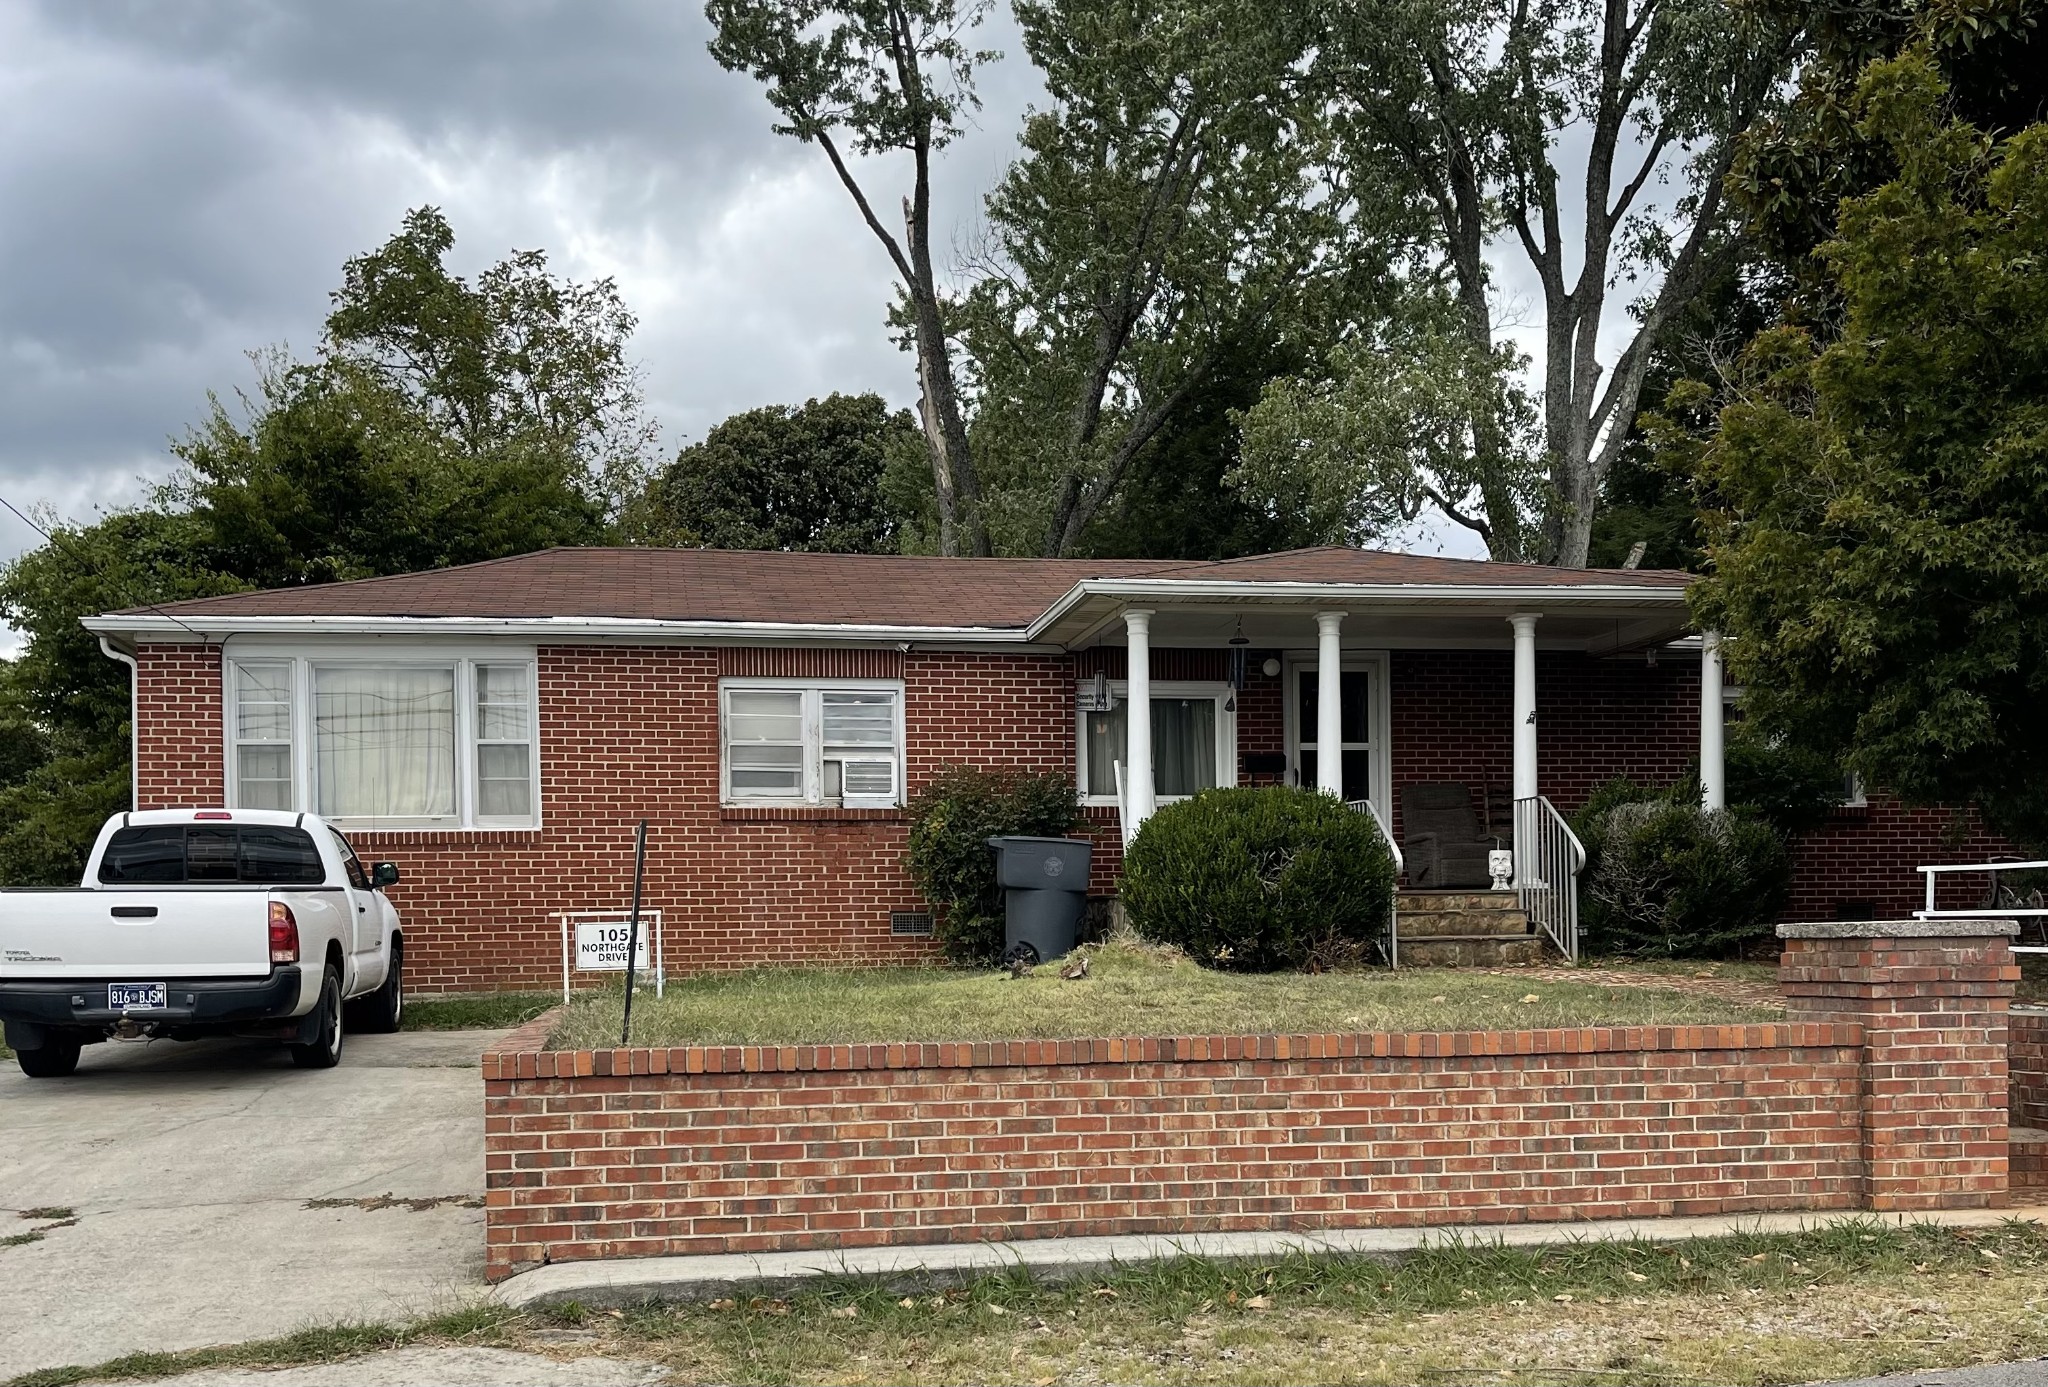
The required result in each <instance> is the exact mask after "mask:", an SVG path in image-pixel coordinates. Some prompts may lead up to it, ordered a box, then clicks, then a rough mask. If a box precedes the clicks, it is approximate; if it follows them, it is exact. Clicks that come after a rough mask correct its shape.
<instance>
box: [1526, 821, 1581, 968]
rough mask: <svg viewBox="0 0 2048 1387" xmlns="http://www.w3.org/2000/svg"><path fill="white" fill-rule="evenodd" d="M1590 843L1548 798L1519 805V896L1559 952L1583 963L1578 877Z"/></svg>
mask: <svg viewBox="0 0 2048 1387" xmlns="http://www.w3.org/2000/svg"><path fill="white" fill-rule="evenodd" d="M1585 866H1586V845H1585V844H1584V843H1582V842H1580V841H1579V835H1578V834H1576V833H1574V832H1572V826H1571V825H1570V824H1568V823H1566V822H1565V819H1564V815H1562V814H1560V813H1558V812H1557V806H1556V805H1554V804H1552V803H1551V802H1550V800H1549V799H1548V798H1547V797H1545V796H1543V795H1531V796H1528V797H1527V798H1524V799H1518V800H1516V801H1515V894H1516V896H1517V897H1518V898H1519V899H1520V901H1521V905H1522V909H1523V910H1524V911H1526V912H1528V915H1529V919H1530V921H1531V922H1532V923H1534V924H1535V925H1537V926H1538V927H1539V928H1541V929H1542V931H1543V932H1544V933H1545V934H1547V935H1549V936H1550V941H1551V942H1552V943H1553V944H1555V945H1557V947H1558V951H1559V952H1561V953H1562V954H1563V955H1564V956H1565V957H1566V958H1568V959H1570V960H1571V961H1572V962H1573V963H1577V962H1578V961H1579V873H1580V872H1581V871H1584V870H1585Z"/></svg>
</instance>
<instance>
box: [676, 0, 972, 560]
mask: <svg viewBox="0 0 2048 1387" xmlns="http://www.w3.org/2000/svg"><path fill="white" fill-rule="evenodd" d="M991 3H992V0H836V3H835V2H834V0H706V3H705V6H704V17H705V19H706V20H708V21H709V22H710V24H711V27H712V31H713V34H712V39H711V42H710V44H709V47H710V50H711V56H712V57H713V58H714V59H716V60H717V62H718V64H719V66H721V67H723V68H725V69H726V70H727V71H729V72H746V73H750V74H752V75H753V77H754V78H755V80H756V81H758V82H760V83H761V84H762V86H763V87H764V88H765V89H766V95H767V98H768V103H769V104H770V105H771V106H773V107H774V108H775V110H776V112H777V114H778V115H779V116H780V117H781V120H780V121H779V122H778V123H777V124H776V126H775V130H776V132H777V133H778V134H783V135H789V136H792V137H793V138H795V139H798V140H801V141H803V142H804V143H805V144H815V145H817V146H818V147H819V148H820V149H822V150H823V151H824V153H825V157H826V158H827V159H828V160H829V161H830V162H831V165H832V171H833V172H834V173H835V174H836V175H837V176H838V178H839V181H840V183H841V185H842V186H844V187H845V189H846V191H847V193H848V195H849V196H850V197H852V199H853V201H854V205H855V206H856V207H857V208H858V209H859V210H860V214H861V218H862V220H863V221H865V222H866V223H867V227H868V230H869V231H870V232H872V233H873V234H874V237H875V239H876V240H877V241H879V242H880V243H881V245H882V248H883V249H884V250H885V251H887V252H888V255H889V260H890V263H891V264H892V265H893V266H894V267H895V269H896V273H897V275H898V276H899V277H900V285H901V288H902V291H903V297H904V300H905V302H904V303H903V304H902V305H901V309H902V311H901V313H900V315H899V317H898V320H897V323H896V326H897V327H899V328H900V329H901V330H902V331H903V333H904V335H905V339H906V340H907V342H908V344H909V345H910V346H911V347H912V348H913V349H914V350H915V352H916V355H917V372H918V386H919V391H920V394H921V395H922V397H923V398H922V407H921V411H920V415H921V420H922V423H923V425H924V434H925V453H926V458H927V461H928V462H929V464H930V468H929V471H930V474H931V477H930V480H931V491H930V493H929V495H930V497H931V501H932V506H931V516H932V522H933V527H934V530H935V531H936V534H935V538H936V541H937V545H938V549H939V552H940V553H942V554H955V553H959V552H962V551H963V550H964V551H965V552H967V553H970V554H977V555H986V554H988V553H989V552H990V547H989V534H988V526H987V524H986V522H985V521H984V519H983V516H982V508H981V482H980V478H979V474H978V471H977V469H976V465H975V459H974V455H973V453H972V451H971V449H970V447H969V444H968V438H967V424H966V420H965V418H964V417H963V415H962V412H961V406H960V392H959V389H958V387H957V386H956V385H955V383H954V364H953V354H952V351H951V349H950V346H949V339H950V338H951V337H952V336H954V335H955V334H956V333H957V329H956V328H955V327H953V326H952V325H951V321H950V319H951V313H950V311H949V310H950V309H951V307H952V305H950V304H948V303H947V302H945V301H944V300H943V299H942V297H941V295H940V293H939V289H938V285H937V280H936V277H935V276H934V274H933V269H932V264H933V261H932V248H931V211H932V189H931V172H932V170H931V161H932V156H933V154H934V153H935V152H937V151H939V150H942V149H944V148H945V147H946V146H947V145H948V144H950V143H951V142H952V141H953V140H954V139H955V138H957V137H958V136H959V134H960V131H961V128H962V124H963V122H964V121H965V120H966V119H967V117H968V115H969V114H970V113H971V112H972V111H973V110H974V108H975V107H976V106H978V105H979V104H980V103H979V101H978V100H977V99H976V97H975V95H974V70H975V69H976V68H977V67H979V66H981V65H982V64H984V63H986V62H989V61H990V60H992V59H993V58H995V57H996V56H997V55H996V54H995V53H992V52H987V51H981V50H976V49H974V48H971V47H969V46H968V44H967V42H966V38H967V35H968V33H969V32H970V31H971V30H973V29H974V28H975V26H977V25H979V24H980V23H981V21H982V18H983V17H984V16H985V15H986V14H987V13H988V10H989V6H990V4H991ZM841 140H845V141H847V142H848V143H849V144H850V145H851V147H852V152H853V153H856V154H863V155H886V154H891V153H897V154H904V155H908V156H909V164H910V178H911V187H910V190H909V192H908V193H907V194H906V195H905V196H904V197H903V199H902V219H901V220H900V221H899V220H897V219H896V215H895V214H894V213H893V212H892V211H890V210H889V208H890V206H891V204H893V203H894V202H895V201H896V200H895V199H894V198H887V199H883V198H871V197H870V196H869V195H868V192H867V190H866V189H865V188H864V187H863V186H862V185H861V182H860V180H859V179H858V178H857V177H856V176H855V173H854V171H853V169H852V168H851V167H850V166H849V164H848V162H847V159H846V155H845V153H843V152H842V151H841V149H840V145H839V142H840V141H841ZM877 162H881V161H877ZM892 162H893V161H892ZM877 206H880V207H881V208H882V209H883V210H882V211H881V213H880V214H879V215H878V214H877V211H876V208H877ZM891 226H894V227H896V228H898V229H899V230H900V231H901V233H902V234H901V237H900V239H899V237H898V234H897V232H896V231H892V230H890V227H891ZM905 513H906V514H917V513H918V512H917V511H916V510H915V509H913V508H906V509H905Z"/></svg>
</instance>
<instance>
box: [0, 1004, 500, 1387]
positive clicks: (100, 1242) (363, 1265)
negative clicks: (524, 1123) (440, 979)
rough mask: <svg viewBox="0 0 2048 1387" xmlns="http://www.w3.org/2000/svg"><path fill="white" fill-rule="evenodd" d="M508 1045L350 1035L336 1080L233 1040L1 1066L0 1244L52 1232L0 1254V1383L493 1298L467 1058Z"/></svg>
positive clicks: (456, 1035)
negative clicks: (63, 1065) (486, 1272)
mask: <svg viewBox="0 0 2048 1387" xmlns="http://www.w3.org/2000/svg"><path fill="white" fill-rule="evenodd" d="M502 1034H504V1032H500V1031H465V1032H450V1033H433V1032H417V1033H408V1034H403V1035H356V1036H350V1037H349V1038H348V1044H347V1048H346V1050H345V1051H344V1054H343V1059H342V1064H341V1067H340V1068H338V1069H331V1070H325V1071H318V1070H301V1069H295V1068H293V1067H292V1063H291V1059H290V1057H289V1056H288V1055H287V1054H286V1053H285V1051H284V1050H283V1049H282V1048H281V1047H279V1046H275V1045H267V1044H254V1043H245V1042H237V1041H199V1042H194V1043H191V1044H178V1043H176V1042H171V1041H159V1042H154V1043H150V1044H146V1045H145V1044H141V1043H131V1044H120V1043H116V1044H108V1045H95V1046H91V1047H88V1048H87V1050H86V1052H85V1055H84V1057H83V1058H82V1059H81V1060H80V1061H79V1067H78V1073H77V1074H76V1075H74V1076H73V1077H71V1078H68V1079H29V1078H25V1077H24V1076H23V1075H22V1074H21V1073H20V1072H19V1070H17V1069H16V1067H15V1066H14V1065H13V1064H12V1063H11V1062H10V1063H8V1064H7V1065H5V1067H4V1070H0V1129H4V1130H5V1132H6V1140H5V1141H0V1201H4V1206H5V1207H0V1236H10V1235H15V1234H18V1233H26V1232H32V1231H35V1230H38V1229H40V1230H42V1236H41V1238H40V1239H38V1240H36V1241H32V1242H26V1243H22V1244H19V1245H17V1246H13V1247H4V1248H0V1275H4V1276H5V1278H6V1282H7V1328H6V1331H5V1332H4V1333H0V1380H4V1379H6V1378H9V1377H12V1376H14V1375H16V1374H18V1373H23V1372H27V1371H29V1370H31V1369H35V1368H48V1367H56V1366H59V1365H64V1364H76V1363H97V1362H102V1361H104V1360H106V1359H108V1358H112V1357H115V1356H117V1355H120V1354H126V1353H134V1352H137V1351H141V1350H160V1349H179V1348H196V1347H200V1346H203V1345H207V1344H222V1343H239V1342H242V1341H244V1340H249V1339H261V1338H268V1337H271V1336H274V1335H280V1334H287V1333H290V1332H291V1331H293V1330H295V1329H299V1328H302V1327H304V1326H305V1325H307V1324H311V1323H331V1322H333V1321H336V1320H341V1319H357V1320H378V1319H405V1318H411V1317H413V1316H416V1315H419V1314H422V1313H427V1312H431V1311H434V1310H438V1309H442V1308H447V1307H450V1306H452V1305H454V1304H456V1303H460V1302H462V1301H464V1300H466V1299H474V1298H475V1297H477V1296H479V1295H481V1294H482V1293H483V1288H482V1284H481V1277H482V1266H483V1210H482V1208H481V1207H480V1205H481V1204H482V1196H483V1084H482V1083H481V1082H479V1080H478V1077H477V1057H478V1056H479V1054H481V1052H482V1051H483V1049H484V1048H485V1047H486V1046H487V1045H489V1044H491V1043H493V1042H494V1041H495V1040H496V1039H497V1038H498V1037H499V1036H500V1035H502ZM385 1194H391V1195H394V1196H397V1197H399V1199H401V1200H410V1201H414V1202H413V1203H403V1202H401V1203H397V1204H393V1205H388V1206H383V1207H379V1201H378V1199H377V1197H378V1196H382V1195H385ZM30 1209H36V1210H43V1209H68V1210H71V1211H72V1217H71V1218H68V1219H67V1218H63V1217H57V1216H45V1217H42V1218H37V1219H23V1218H21V1217H20V1216H19V1215H20V1213H21V1211H23V1210H30Z"/></svg>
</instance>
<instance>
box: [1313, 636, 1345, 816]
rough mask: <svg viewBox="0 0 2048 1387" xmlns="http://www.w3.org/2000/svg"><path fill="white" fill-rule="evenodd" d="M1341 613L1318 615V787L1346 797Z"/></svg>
mask: <svg viewBox="0 0 2048 1387" xmlns="http://www.w3.org/2000/svg"><path fill="white" fill-rule="evenodd" d="M1343 624H1344V613H1342V612H1317V613H1316V788H1317V789H1318V790H1321V791H1323V792H1324V793H1325V794H1331V795H1335V796H1337V798H1339V799H1342V798H1343V797H1344V647H1343V644H1342V643H1341V642H1340V641H1339V640H1338V639H1337V631H1338V628H1339V627H1341V626H1343Z"/></svg>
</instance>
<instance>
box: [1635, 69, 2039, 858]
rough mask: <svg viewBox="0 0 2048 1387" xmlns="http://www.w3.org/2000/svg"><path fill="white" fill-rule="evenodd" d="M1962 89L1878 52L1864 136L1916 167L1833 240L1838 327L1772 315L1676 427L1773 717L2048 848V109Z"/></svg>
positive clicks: (1753, 705) (1876, 780)
mask: <svg viewBox="0 0 2048 1387" xmlns="http://www.w3.org/2000/svg"><path fill="white" fill-rule="evenodd" d="M1947 100H1948V92H1947V90H1946V88H1945V87H1944V84H1943V83H1942V81H1941V79H1940V76H1939V74H1938V71H1937V65H1936V63H1935V62H1934V61H1933V60H1932V59H1931V58H1930V56H1929V54H1928V52H1927V51H1926V50H1924V49H1923V50H1918V51H1914V52H1909V53H1908V54H1907V55H1906V56H1904V57H1901V58H1897V59H1892V60H1888V61H1883V62H1879V63H1877V64H1875V65H1873V66H1872V67H1871V68H1870V69H1869V70H1868V72H1867V73H1866V75H1865V76H1864V78H1863V80H1862V82H1861V84H1860V87H1859V91H1858V95H1857V98H1856V100H1855V103H1854V106H1853V108H1852V109H1853V114H1854V116H1855V122H1856V123H1855V133H1856V136H1857V138H1858V140H1859V141H1861V142H1863V143H1864V144H1865V145H1866V147H1867V148H1869V149H1870V150H1872V151H1874V152H1876V153H1878V154H1880V155H1881V156H1882V158H1883V160H1884V161H1885V163H1886V164H1887V165H1888V166H1889V167H1890V168H1891V169H1892V170H1893V174H1892V176H1891V177H1890V178H1888V179H1887V180H1886V181H1885V182H1883V183H1882V184H1880V185H1879V186H1877V187H1875V188H1874V189H1873V190H1871V191H1870V192H1868V193H1866V194H1864V195H1862V196H1856V197H1849V198H1846V199H1843V200H1841V201H1840V202H1839V204H1838V206H1837V207H1836V208H1835V209H1834V213H1835V215H1834V216H1833V217H1832V221H1833V223H1834V228H1835V234H1834V236H1833V238H1832V239H1831V240H1829V241H1827V242H1826V243H1824V244H1823V246H1822V247H1821V248H1820V249H1819V250H1818V252H1817V253H1816V256H1815V263H1816V264H1817V265H1818V266H1819V267H1820V269H1821V271H1822V273H1824V275H1825V276H1826V286H1825V287H1826V296H1827V298H1828V299H1829V300H1830V301H1832V302H1833V303H1835V304H1836V305H1838V308H1839V313H1838V316H1836V317H1835V318H1834V319H1833V321H1832V323H1831V325H1830V326H1831V330H1830V331H1829V332H1828V333H1827V334H1826V336H1825V338H1824V339H1823V338H1820V337H1817V336H1816V334H1815V333H1813V332H1811V331H1809V330H1807V329H1805V328H1803V327H1800V326H1796V325H1786V326H1781V327H1778V328H1775V329H1772V330H1770V331H1767V332H1765V333H1763V334H1761V335H1760V336H1759V337H1758V338H1757V339H1756V340H1755V341H1754V342H1753V343H1752V344H1751V345H1750V346H1749V348H1748V350H1747V351H1746V352H1745V353H1744V355H1743V357H1742V358H1741V360H1740V362H1739V363H1738V367H1737V369H1736V370H1735V372H1734V373H1733V378H1732V380H1731V381H1730V383H1729V385H1728V387H1727V396H1726V400H1725V403H1724V404H1723V405H1722V407H1721V408H1720V409H1719V410H1718V414H1717V417H1716V418H1715V420H1714V427H1713V430H1712V432H1711V434H1710V435H1709V436H1708V437H1707V438H1706V439H1705V441H1704V442H1703V443H1698V442H1693V441H1690V440H1687V439H1684V438H1671V439H1667V440H1666V446H1667V448H1669V449H1670V450H1672V451H1674V452H1676V453H1679V454H1681V455H1682V454H1683V453H1684V452H1685V451H1686V450H1688V449H1692V450H1695V451H1696V454H1697V455H1696V457H1694V459H1693V464H1694V466H1695V467H1696V468H1697V471H1698V474H1699V476H1700V478H1701V479H1702V483H1703V485H1704V486H1706V487H1707V488H1709V489H1710V491H1711V493H1712V495H1713V496H1714V497H1716V498H1717V501H1718V505H1717V506H1716V508H1714V509H1712V510H1710V511H1709V512H1708V513H1707V532H1708V538H1709V555H1710V559H1711V563H1712V567H1713V572H1712V575H1711V577H1710V578H1709V579H1708V580H1707V581H1706V582H1705V583H1703V584H1701V585H1700V587H1699V588H1698V589H1696V594H1697V595H1696V599H1695V600H1696V603H1697V615H1698V618H1699V620H1700V622H1701V623H1702V625H1705V626H1708V627H1714V628H1719V629H1721V630H1723V631H1725V632H1727V633H1728V634H1729V635H1731V636H1732V637H1734V639H1733V640H1731V641H1730V642H1729V646H1728V651H1729V662H1730V668H1731V671H1732V672H1733V674H1734V675H1735V677H1736V678H1737V679H1739V680H1740V681H1741V682H1742V683H1743V684H1744V686H1745V688H1746V690H1747V693H1746V706H1747V708H1748V709H1749V712H1750V716H1751V717H1753V718H1755V719H1757V720H1758V721H1759V722H1761V723H1762V724H1764V725H1765V726H1767V727H1769V728H1771V729H1774V730H1776V731H1778V732H1781V733H1782V734H1784V735H1785V736H1787V737H1788V738H1789V739H1793V740H1796V741H1797V742H1798V743H1799V744H1802V745H1806V746H1810V747H1813V748H1816V749H1819V750H1822V751H1827V752H1838V753H1840V754H1841V756H1842V758H1843V759H1844V760H1845V761H1846V763H1847V764H1848V765H1849V766H1850V767H1851V768H1853V769H1855V770H1856V771H1858V772H1860V773H1861V774H1862V775H1863V776H1864V777H1865V779H1866V780H1868V781H1870V782H1871V783H1873V784H1877V785H1882V786H1884V787H1886V788H1888V789H1891V790H1895V791H1897V792H1898V793H1900V794H1902V795H1903V796H1905V797H1906V798H1908V799H1911V800H1916V801H1921V802H1929V803H1935V802H1948V803H1960V802H1965V801H1975V802H1977V803H1978V804H1980V805H1981V806H1982V808H1983V810H1984V812H1985V814H1986V816H1987V818H1988V819H1989V820H1990V821H1991V822H1992V823H1993V825H1994V826H1996V827H1998V828H2000V829H2001V830H2003V831H2004V832H2006V833H2008V834H2010V835H2012V836H2014V837H2015V838H2017V839H2019V840H2021V841H2024V842H2029V843H2032V844H2035V845H2048V779H2044V778H2043V776H2042V775H2041V770H2040V768H2041V766H2042V765H2043V764H2048V718H2043V717H2042V709H2043V708H2044V707H2048V273H2044V272H2043V268H2042V267H2043V266H2044V265H2048V124H2034V125H2031V126H2028V127H2027V128H2025V129H2023V130H2021V131H2019V132H2017V133H2014V134H2012V135H2010V137H2009V138H2005V139H1999V138H1996V137H1995V135H1994V134H1993V132H1989V131H1985V130H1982V129H1979V128H1978V127H1976V126H1973V125H1970V124H1968V123H1966V122H1964V121H1961V120H1957V119H1953V118H1951V116H1950V115H1949V114H1948V109H1947V107H1946V104H1945V103H1946V102H1947ZM1690 393H1691V395H1692V397H1693V398H1694V399H1695V400H1697V399H1702V398H1705V397H1706V395H1707V391H1706V390H1705V388H1704V387H1694V388H1693V389H1692V391H1691V392H1690ZM1685 402H1686V401H1685V399H1684V398H1683V397H1682V398H1681V400H1680V403H1681V404H1683V403H1685Z"/></svg>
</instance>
